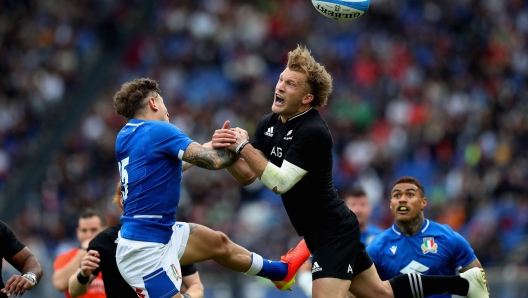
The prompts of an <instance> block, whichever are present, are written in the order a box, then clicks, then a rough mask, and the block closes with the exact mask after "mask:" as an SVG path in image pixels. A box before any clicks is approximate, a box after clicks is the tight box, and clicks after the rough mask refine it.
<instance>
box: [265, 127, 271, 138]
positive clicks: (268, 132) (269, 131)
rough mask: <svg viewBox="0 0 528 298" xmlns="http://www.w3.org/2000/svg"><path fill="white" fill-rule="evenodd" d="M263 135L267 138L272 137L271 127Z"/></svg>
mask: <svg viewBox="0 0 528 298" xmlns="http://www.w3.org/2000/svg"><path fill="white" fill-rule="evenodd" d="M264 134H265V135H267V136H268V137H273V126H272V127H268V130H267V131H265V132H264Z"/></svg>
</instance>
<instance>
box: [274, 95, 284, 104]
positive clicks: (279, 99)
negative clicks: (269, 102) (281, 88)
mask: <svg viewBox="0 0 528 298" xmlns="http://www.w3.org/2000/svg"><path fill="white" fill-rule="evenodd" d="M274 103H275V104H276V105H279V106H282V105H283V104H284V99H283V98H282V96H281V95H279V94H277V93H275V100H274Z"/></svg>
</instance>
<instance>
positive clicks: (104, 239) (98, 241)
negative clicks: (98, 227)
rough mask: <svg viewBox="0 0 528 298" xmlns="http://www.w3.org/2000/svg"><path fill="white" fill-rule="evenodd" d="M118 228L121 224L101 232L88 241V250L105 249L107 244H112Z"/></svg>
mask: <svg viewBox="0 0 528 298" xmlns="http://www.w3.org/2000/svg"><path fill="white" fill-rule="evenodd" d="M120 228H121V224H118V225H113V226H110V227H108V228H106V229H105V230H103V231H101V232H100V233H99V234H97V235H96V236H95V237H94V238H93V239H92V241H90V248H101V247H107V246H108V245H109V244H112V243H114V241H115V240H116V239H117V237H118V233H119V230H120Z"/></svg>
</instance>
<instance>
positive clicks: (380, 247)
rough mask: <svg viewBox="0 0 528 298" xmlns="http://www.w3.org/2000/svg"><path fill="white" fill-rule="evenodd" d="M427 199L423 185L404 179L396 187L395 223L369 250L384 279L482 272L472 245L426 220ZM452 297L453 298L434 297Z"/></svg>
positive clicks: (393, 202) (392, 204) (392, 205)
mask: <svg viewBox="0 0 528 298" xmlns="http://www.w3.org/2000/svg"><path fill="white" fill-rule="evenodd" d="M426 206H427V198H426V197H425V195H424V188H423V186H422V184H421V183H420V181H418V180H417V179H415V178H413V177H401V178H399V179H398V180H397V181H396V182H395V183H394V186H393V187H392V190H391V199H390V209H391V211H392V214H393V215H394V219H395V223H394V224H393V225H392V227H391V228H389V229H387V230H386V231H384V232H383V233H382V234H381V235H379V236H377V237H375V238H374V240H373V241H372V242H371V244H370V245H369V246H368V247H367V250H368V253H369V255H370V257H371V258H372V261H374V264H375V265H376V269H377V271H378V274H379V276H380V278H381V279H383V280H388V279H391V278H393V277H395V276H398V275H401V274H409V275H410V276H412V277H413V278H416V277H418V275H419V274H428V275H455V274H457V273H459V272H460V273H462V272H466V271H467V270H469V269H471V268H474V267H478V268H482V265H481V264H480V262H479V260H478V259H477V257H476V256H475V253H474V252H473V249H471V247H470V246H469V243H468V242H467V241H466V240H465V239H464V238H462V236H460V234H458V233H457V232H455V231H453V230H452V229H451V228H450V227H449V226H448V225H442V224H438V223H436V222H434V221H431V220H428V219H426V218H424V214H423V209H424V208H425V207H426ZM431 297H434V298H446V297H451V295H450V294H445V295H435V296H431Z"/></svg>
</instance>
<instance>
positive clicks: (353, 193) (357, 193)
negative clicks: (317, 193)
mask: <svg viewBox="0 0 528 298" xmlns="http://www.w3.org/2000/svg"><path fill="white" fill-rule="evenodd" d="M366 196H367V193H366V192H365V190H364V189H363V188H361V187H358V186H354V187H351V188H349V189H347V190H346V191H345V193H344V196H343V199H345V200H346V199H347V198H349V197H354V198H359V197H366Z"/></svg>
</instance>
